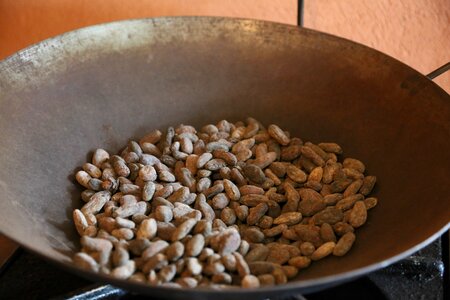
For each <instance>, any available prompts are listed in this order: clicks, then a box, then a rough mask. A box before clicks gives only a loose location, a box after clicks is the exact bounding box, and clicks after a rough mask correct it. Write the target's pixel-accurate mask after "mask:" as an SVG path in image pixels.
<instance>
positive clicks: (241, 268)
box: [233, 252, 250, 277]
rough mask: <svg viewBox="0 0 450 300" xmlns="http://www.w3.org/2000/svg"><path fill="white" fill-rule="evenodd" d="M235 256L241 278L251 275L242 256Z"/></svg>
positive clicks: (237, 253) (236, 254)
mask: <svg viewBox="0 0 450 300" xmlns="http://www.w3.org/2000/svg"><path fill="white" fill-rule="evenodd" d="M233 255H234V257H235V258H236V270H237V271H238V274H239V276H241V277H244V276H245V275H249V274H250V268H249V266H248V264H247V262H246V261H245V259H244V257H243V256H242V254H240V253H239V252H234V253H233Z"/></svg>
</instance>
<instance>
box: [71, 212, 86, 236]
mask: <svg viewBox="0 0 450 300" xmlns="http://www.w3.org/2000/svg"><path fill="white" fill-rule="evenodd" d="M73 222H74V223H75V228H76V229H77V232H78V234H79V235H84V231H85V230H86V228H87V227H88V226H89V224H88V222H87V220H86V217H85V216H84V214H83V213H82V212H81V210H79V209H75V210H74V211H73Z"/></svg>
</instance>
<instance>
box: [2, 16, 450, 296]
mask: <svg viewBox="0 0 450 300" xmlns="http://www.w3.org/2000/svg"><path fill="white" fill-rule="evenodd" d="M0 107H1V111H0V139H1V143H0V166H1V168H0V189H1V201H0V231H1V232H2V233H3V234H5V235H7V236H8V237H10V238H11V239H13V240H15V241H17V242H18V243H20V244H21V245H22V246H23V247H25V248H26V249H28V250H30V251H32V252H34V253H36V254H38V255H40V256H42V257H44V258H46V259H48V260H49V261H51V262H54V263H56V264H57V265H59V266H60V267H62V268H65V269H66V270H68V271H70V272H74V273H76V274H79V275H80V276H84V277H86V278H89V279H91V280H95V281H101V282H109V283H112V284H114V285H116V286H120V287H123V288H126V289H129V290H132V291H135V292H139V293H144V294H151V295H153V296H158V297H166V298H180V299H181V298H183V299H186V298H190V297H196V298H199V299H202V298H212V297H215V298H216V299H225V298H230V297H234V298H236V299H238V298H239V299H244V298H246V299H250V298H262V297H269V296H274V295H277V296H280V295H282V294H283V293H292V292H294V291H295V292H310V291H312V290H317V289H320V288H323V287H326V286H330V285H332V284H338V283H340V282H343V281H345V280H348V279H350V278H354V277H356V276H360V275H362V274H365V273H368V272H371V271H373V270H376V269H379V268H382V267H385V266H387V265H389V264H391V263H393V262H395V261H397V260H399V259H401V258H403V257H405V256H407V255H409V254H411V253H413V252H414V251H417V250H418V249H419V248H421V247H423V246H425V245H426V244H428V243H430V242H431V241H432V240H433V239H435V238H437V237H438V236H439V235H440V234H442V233H443V232H444V231H445V230H446V229H448V228H449V220H450V209H449V200H450V196H449V186H450V176H449V172H448V169H449V167H450V97H449V95H448V94H446V93H445V92H444V91H443V90H442V89H440V88H439V87H438V86H437V85H436V84H435V83H433V82H432V81H430V80H429V79H428V78H426V77H425V76H423V75H421V74H420V73H418V72H417V71H415V70H413V69H411V68H410V67H408V66H406V65H404V64H402V63H400V62H399V61H397V60H395V59H393V58H391V57H389V56H386V55H384V54H382V53H380V52H377V51H375V50H373V49H370V48H368V47H365V46H362V45H359V44H356V43H353V42H350V41H348V40H344V39H341V38H337V37H334V36H331V35H327V34H324V33H319V32H316V31H312V30H307V29H300V28H297V27H293V26H287V25H281V24H276V23H269V22H262V21H254V20H241V19H226V18H196V17H194V18H184V17H182V18H159V19H146V20H132V21H123V22H116V23H110V24H105V25H99V26H93V27H89V28H85V29H81V30H78V31H74V32H70V33H67V34H64V35H61V36H58V37H55V38H53V39H49V40H46V41H44V42H42V43H39V44H37V45H34V46H31V47H29V48H27V49H25V50H23V51H21V52H19V53H17V54H15V55H13V56H11V57H9V58H7V59H6V60H4V61H3V62H1V63H0ZM246 116H253V117H255V118H257V119H259V120H261V121H262V122H263V123H265V124H268V123H276V124H279V125H281V126H282V127H283V128H285V129H286V130H289V131H291V132H292V134H293V135H295V136H300V137H302V138H303V139H305V140H311V141H313V142H320V141H336V142H338V143H339V144H341V145H342V147H343V149H344V151H345V153H346V155H347V156H351V157H356V158H359V159H361V160H362V161H364V162H365V163H366V166H367V169H368V172H369V173H370V174H374V175H377V177H378V184H377V188H376V190H375V196H376V197H378V198H379V205H378V206H377V207H376V208H375V209H373V210H372V211H370V214H369V218H368V222H367V224H366V225H365V226H363V227H362V228H361V229H358V231H357V241H356V243H355V245H354V248H353V249H352V250H351V252H350V253H349V254H348V255H347V256H345V257H342V258H337V257H330V258H327V259H324V260H323V261H319V262H316V263H314V264H313V265H312V267H310V268H309V269H307V270H305V271H302V272H300V275H299V277H298V279H297V280H295V281H293V282H290V283H288V284H286V285H281V286H275V287H267V288H261V289H257V290H241V289H238V288H237V289H231V290H227V291H226V292H224V291H215V290H202V289H195V290H168V289H167V288H160V287H149V286H145V285H140V284H137V283H131V282H126V281H120V280H115V279H111V278H109V277H107V276H104V275H99V274H93V273H89V272H86V271H83V270H80V269H77V268H75V267H74V266H72V265H71V264H70V257H71V255H72V254H73V253H74V251H76V249H77V248H78V237H77V234H76V232H75V230H74V228H73V224H72V221H71V212H72V210H73V209H74V208H76V207H79V206H80V205H81V200H80V197H79V193H80V189H79V188H78V187H77V186H76V185H75V184H74V176H73V174H74V171H75V168H76V167H77V166H80V165H81V164H82V163H83V162H85V161H86V159H88V156H86V153H87V152H89V151H92V150H93V149H95V148H97V147H101V148H105V149H108V150H110V151H112V152H116V151H118V150H119V148H120V147H121V146H122V145H124V144H125V143H126V142H127V140H128V139H129V138H130V137H135V138H137V137H139V136H141V135H143V134H144V133H146V132H147V131H149V130H151V129H153V128H161V129H162V128H165V127H166V126H168V125H175V124H179V123H185V124H193V125H196V126H199V125H201V124H207V123H212V122H217V121H219V120H221V119H230V120H234V121H236V120H239V119H243V118H245V117H246ZM91 153H92V152H91Z"/></svg>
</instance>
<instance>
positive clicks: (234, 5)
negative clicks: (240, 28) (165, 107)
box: [0, 0, 297, 59]
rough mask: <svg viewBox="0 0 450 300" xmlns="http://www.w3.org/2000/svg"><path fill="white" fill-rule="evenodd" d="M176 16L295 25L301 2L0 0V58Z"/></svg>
mask: <svg viewBox="0 0 450 300" xmlns="http://www.w3.org/2000/svg"><path fill="white" fill-rule="evenodd" d="M177 15H188V16H191V15H209V16H227V17H243V18H254V19H262V20H269V21H275V22H282V23H289V24H296V22H297V0H239V1H238V0H0V59H1V58H2V57H5V56H7V55H10V54H12V53H14V52H16V51H17V50H19V49H22V48H24V47H26V46H27V45H30V44H33V43H37V42H39V41H41V40H43V39H46V38H48V37H51V36H55V35H58V34H60V33H63V32H66V31H69V30H73V29H76V28H80V27H84V26H88V25H93V24H98V23H104V22H110V21H114V20H121V19H128V18H145V17H156V16H177Z"/></svg>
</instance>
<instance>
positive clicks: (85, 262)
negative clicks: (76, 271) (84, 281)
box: [72, 252, 99, 272]
mask: <svg viewBox="0 0 450 300" xmlns="http://www.w3.org/2000/svg"><path fill="white" fill-rule="evenodd" d="M72 262H73V263H74V264H75V266H77V267H80V268H82V269H85V270H88V271H93V272H98V270H99V265H98V264H97V262H96V261H95V259H93V258H92V257H91V256H89V255H88V254H86V253H84V252H78V253H76V254H75V255H74V256H73V258H72Z"/></svg>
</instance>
